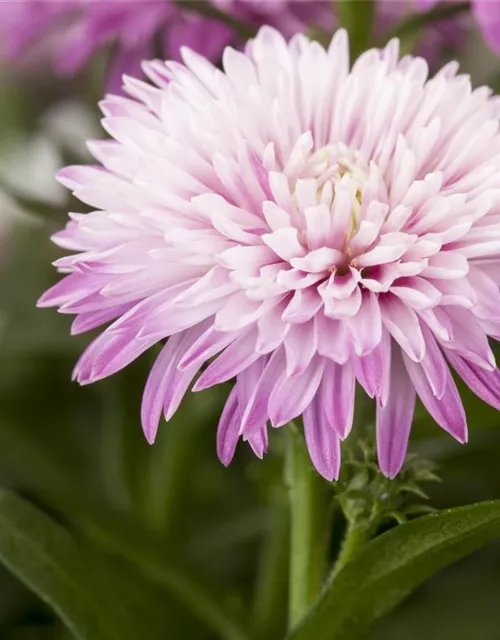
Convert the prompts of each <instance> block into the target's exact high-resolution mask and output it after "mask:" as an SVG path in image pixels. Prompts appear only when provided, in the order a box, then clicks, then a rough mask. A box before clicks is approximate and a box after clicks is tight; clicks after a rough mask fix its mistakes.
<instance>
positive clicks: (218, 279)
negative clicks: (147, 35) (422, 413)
mask: <svg viewBox="0 0 500 640" xmlns="http://www.w3.org/2000/svg"><path fill="white" fill-rule="evenodd" d="M182 56H183V60H184V64H181V63H175V62H167V63H163V62H159V61H154V62H149V63H146V64H145V65H144V69H145V71H146V73H147V74H148V76H149V77H150V78H151V80H152V83H153V84H152V85H150V84H146V83H143V82H140V81H137V80H134V79H130V78H129V79H126V82H125V88H126V90H127V92H128V93H129V94H130V96H131V98H130V99H126V98H121V97H120V98H118V97H113V96H110V97H108V98H106V100H104V102H103V103H102V110H103V112H104V115H105V118H104V120H103V125H104V128H105V129H106V130H107V131H108V133H109V134H110V135H111V136H112V138H113V139H112V140H103V141H97V142H92V143H90V149H91V151H92V153H93V154H94V156H95V158H96V159H97V160H98V162H99V163H100V165H99V166H83V167H82V166H77V167H69V168H67V169H64V170H63V171H62V172H61V173H60V180H61V181H62V182H63V183H64V184H65V185H67V186H68V187H69V188H70V189H71V190H72V191H73V192H74V194H75V195H76V196H77V197H78V198H79V199H80V200H82V201H83V202H85V203H86V204H87V205H89V206H90V207H92V211H91V212H90V213H88V214H79V213H72V214H70V217H71V221H70V222H69V224H68V226H67V227H66V229H65V230H64V231H62V232H61V233H58V234H57V235H56V236H55V242H56V243H57V244H59V245H60V246H62V247H64V248H65V249H69V250H70V251H72V252H74V253H73V255H70V256H68V257H64V258H62V259H60V260H58V261H57V262H56V266H57V267H58V269H59V271H61V272H62V273H65V274H67V275H66V277H65V278H64V279H63V280H62V281H61V282H59V283H58V284H56V285H55V286H54V287H53V288H52V289H50V290H49V291H48V292H47V293H46V294H45V295H44V296H43V297H42V299H41V301H40V305H41V306H58V307H59V309H60V311H61V312H62V313H70V314H76V315H77V317H76V319H75V320H74V323H73V333H80V332H83V331H87V330H89V329H93V328H95V327H98V326H101V325H103V324H105V323H111V324H110V325H109V326H108V327H107V328H106V330H105V331H103V333H101V335H100V336H99V337H98V338H97V339H95V340H94V342H92V344H91V345H90V346H89V347H88V349H87V350H86V351H85V353H84V354H83V356H82V357H81V359H80V361H79V362H78V364H77V366H76V369H75V373H74V375H75V378H76V379H77V380H78V381H79V382H80V383H82V384H87V383H90V382H94V381H96V380H99V379H101V378H104V377H106V376H109V375H111V374H113V373H115V372H116V371H118V370H119V369H122V368H123V367H125V366H127V365H128V364H129V363H130V362H132V361H133V360H134V359H135V358H137V357H138V356H139V355H140V354H141V353H143V352H144V351H146V350H147V349H149V348H150V347H152V346H153V345H155V344H157V343H162V342H163V341H164V340H167V341H166V344H164V346H163V348H162V351H161V353H160V355H159V356H158V359H157V360H156V363H155V365H154V367H153V369H152V371H151V374H150V376H149V379H148V381H147V384H146V388H145V392H144V397H143V405H142V423H143V427H144V431H145V434H146V437H147V439H148V440H149V441H150V442H153V440H154V438H155V434H156V430H157V428H158V423H159V420H160V417H161V414H162V412H164V414H165V417H166V419H167V420H168V419H170V417H171V416H172V415H173V413H174V412H175V411H176V409H177V407H178V406H179V403H180V402H181V399H182V397H183V395H184V394H185V392H186V390H187V389H188V388H189V386H190V385H191V383H192V381H193V380H194V378H195V377H196V376H197V375H198V374H199V372H200V371H202V372H201V375H199V377H198V378H197V380H196V382H195V385H194V390H195V391H201V390H202V389H206V388H208V387H211V386H213V385H217V384H219V383H222V382H225V381H228V380H231V379H233V378H235V379H236V384H235V386H234V388H233V390H232V391H231V393H230V395H229V398H228V400H227V403H226V407H225V409H224V411H223V414H222V417H221V420H220V424H219V430H218V451H219V456H220V458H221V460H222V461H223V462H224V463H225V464H228V463H229V462H230V460H231V458H232V456H233V453H234V450H235V447H236V444H237V441H238V439H239V438H242V439H243V440H246V441H248V442H249V444H250V445H251V446H252V448H253V449H254V451H255V452H256V454H257V455H259V456H262V455H263V454H264V452H265V451H266V448H267V425H268V423H269V422H270V423H271V425H272V426H273V427H280V426H282V425H285V424H286V423H287V422H289V421H290V420H293V419H294V418H296V417H298V416H302V417H303V421H304V427H305V435H306V440H307V445H308V448H309V452H310V455H311V458H312V461H313V463H314V464H315V466H316V468H317V469H318V471H319V472H320V473H321V474H323V475H324V476H325V477H327V478H330V479H331V478H336V477H337V475H338V471H339V463H340V441H341V440H342V439H344V438H346V437H347V436H348V434H349V432H350V430H351V426H352V420H353V408H354V398H355V389H356V385H357V384H359V385H360V387H362V388H363V389H364V390H365V392H366V393H367V394H368V395H369V396H370V397H372V398H374V399H375V400H376V406H377V420H376V430H377V443H378V456H379V462H380V466H381V468H382V471H383V472H384V473H385V474H386V475H388V476H390V477H392V476H394V475H395V474H397V472H398V471H399V469H400V468H401V465H402V463H403V460H404V457H405V452H406V448H407V443H408V438H409V433H410V427H411V424H412V418H413V412H414V405H415V399H416V396H417V395H418V396H419V397H420V399H421V401H422V403H423V404H424V405H425V407H426V408H427V410H428V411H429V413H430V414H431V415H432V417H433V418H434V420H435V421H436V422H437V423H438V424H439V425H441V427H443V428H444V429H445V430H446V431H448V432H449V433H451V435H453V436H454V437H455V438H457V439H458V440H459V441H460V442H465V441H466V439H467V427H466V420H465V415H464V410H463V407H462V403H461V400H460V397H459V394H458V391H457V387H456V385H455V382H454V380H453V377H452V375H451V372H450V365H451V366H452V367H453V368H454V369H455V371H456V372H457V373H458V374H459V375H460V376H461V377H462V378H463V379H464V380H465V382H466V383H467V384H468V385H469V386H470V387H471V389H472V390H473V391H474V392H475V393H477V394H478V395H479V396H480V397H482V398H483V399H484V400H486V402H489V403H490V404H492V405H494V406H496V407H499V408H500V379H499V374H498V371H497V369H496V366H495V359H494V356H493V353H492V351H491V349H490V346H489V344H488V336H492V337H497V336H499V335H500V293H499V288H498V283H499V281H500V136H499V134H498V116H499V114H500V103H499V101H498V98H495V97H492V96H491V92H490V90H489V89H487V88H485V87H482V88H479V89H476V90H474V91H473V90H472V89H471V86H470V81H469V78H468V77H467V76H463V75H457V68H458V67H457V65H456V64H455V63H450V64H448V65H447V66H445V67H444V68H443V69H441V71H440V72H439V73H438V74H437V75H436V76H435V77H434V78H432V79H429V78H428V69H427V63H426V62H425V60H423V59H422V58H418V57H416V58H413V57H411V56H405V57H404V58H402V59H401V60H399V59H398V42H397V41H392V42H390V43H389V44H388V45H387V47H386V48H385V49H383V50H370V51H367V52H366V53H364V54H363V55H362V56H361V57H360V58H359V59H358V60H357V61H356V62H355V63H354V65H353V67H352V68H351V69H350V68H349V57H348V43H347V36H346V33H345V32H343V31H339V32H337V33H336V35H335V36H334V38H333V40H332V42H331V45H330V46H329V48H328V50H325V49H324V48H323V47H321V46H320V45H319V44H318V43H317V42H312V41H310V40H308V38H306V37H305V36H303V35H298V36H295V37H294V38H293V39H292V40H291V41H290V43H287V42H286V41H285V40H284V38H283V37H282V36H281V35H280V34H279V33H278V32H277V31H275V30H273V29H271V28H269V27H264V28H262V29H261V31H260V32H259V34H258V35H257V37H256V38H255V39H254V40H253V41H250V42H249V44H248V46H247V48H246V51H245V53H239V52H237V51H235V50H233V49H231V48H227V49H226V51H225V53H224V71H220V70H218V69H217V68H215V67H214V66H212V65H211V64H210V63H209V62H208V61H207V60H205V59H203V58H202V57H200V56H199V55H197V54H195V53H194V52H192V51H190V50H188V49H184V50H183V51H182ZM204 365H207V366H206V367H205V366H204Z"/></svg>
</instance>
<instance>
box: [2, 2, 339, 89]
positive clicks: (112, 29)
mask: <svg viewBox="0 0 500 640" xmlns="http://www.w3.org/2000/svg"><path fill="white" fill-rule="evenodd" d="M190 4H191V3H190V0H185V3H184V6H183V7H180V6H179V4H177V3H175V2H173V1H168V0H10V1H9V0H7V1H3V2H0V45H1V46H0V51H1V50H2V49H3V53H4V56H5V57H6V58H7V59H8V60H10V61H12V62H21V63H24V64H26V63H28V64H29V63H30V62H32V63H33V62H35V63H37V64H39V61H40V58H41V59H45V60H48V61H49V63H50V64H51V66H52V68H53V70H54V71H55V72H56V73H58V74H61V75H66V76H71V75H73V74H75V73H76V72H77V71H78V70H80V69H81V68H82V67H83V66H84V65H85V64H86V63H87V62H88V61H89V59H90V58H91V57H92V56H93V55H94V54H95V53H97V52H98V51H99V50H101V49H102V48H105V47H109V46H111V45H113V47H114V51H113V55H112V59H113V63H112V66H111V71H110V79H109V86H110V90H111V91H120V87H121V82H122V80H121V76H122V74H123V73H128V74H131V75H138V74H139V73H140V65H141V61H142V60H144V59H150V58H152V57H154V56H155V55H160V56H161V57H166V58H169V59H178V56H179V49H180V47H181V45H185V46H188V47H190V48H192V49H194V50H195V51H198V52H199V53H201V54H202V55H204V56H205V57H207V58H209V59H211V60H213V61H215V62H218V61H219V59H220V56H221V55H222V51H223V49H224V47H225V46H226V45H228V44H237V37H236V35H235V32H234V30H233V29H232V28H231V27H228V26H227V25H225V24H223V23H221V22H220V21H218V20H215V19H211V18H207V17H205V16H202V15H200V14H199V13H196V12H195V11H190V10H189V5H190ZM207 4H209V2H208V0H207ZM212 4H213V5H214V6H217V7H218V8H219V9H221V10H223V11H225V12H226V13H228V14H230V15H232V16H234V17H236V18H239V19H241V20H244V21H246V22H248V23H249V24H252V25H255V26H259V25H262V24H272V25H273V26H275V27H277V28H278V29H280V30H281V31H282V32H283V33H284V34H285V35H286V36H291V35H292V34H294V33H296V32H298V31H302V30H304V29H305V28H306V26H307V24H314V23H321V24H323V25H324V24H329V25H330V26H331V19H332V15H331V13H332V11H331V5H330V2H329V0H309V1H307V0H298V1H297V0H295V1H294V0H273V2H268V1H263V0H212Z"/></svg>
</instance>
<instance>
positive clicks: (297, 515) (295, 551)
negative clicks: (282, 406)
mask: <svg viewBox="0 0 500 640" xmlns="http://www.w3.org/2000/svg"><path fill="white" fill-rule="evenodd" d="M287 436H288V450H287V469H286V475H287V483H288V488H289V496H290V529H291V538H290V575H289V585H290V590H289V610H288V622H289V627H290V628H292V627H294V626H295V625H296V624H297V623H298V622H299V621H300V620H301V619H302V618H303V616H304V615H305V614H306V613H307V611H308V610H309V608H310V606H311V604H312V603H313V602H314V600H315V599H316V597H317V596H318V594H319V592H320V591H321V587H322V584H323V579H324V577H325V567H326V552H327V545H328V533H329V518H330V508H329V506H330V505H329V498H330V497H329V485H328V483H327V482H325V480H323V479H322V478H321V477H320V476H319V475H318V474H317V473H316V471H315V470H314V469H313V467H312V464H311V461H310V460H309V456H308V453H307V450H306V447H305V442H304V437H303V435H302V433H301V432H300V431H299V430H298V428H297V427H296V426H295V425H294V424H289V425H288V427H287Z"/></svg>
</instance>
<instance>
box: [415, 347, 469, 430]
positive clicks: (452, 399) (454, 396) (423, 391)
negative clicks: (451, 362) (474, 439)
mask: <svg viewBox="0 0 500 640" xmlns="http://www.w3.org/2000/svg"><path fill="white" fill-rule="evenodd" d="M403 358H404V362H405V366H406V370H407V371H408V374H409V375H410V378H411V381H412V382H413V385H414V386H415V390H416V392H417V393H418V396H419V398H420V400H421V401H422V403H423V405H424V406H425V408H426V409H427V411H428V412H429V413H430V414H431V416H432V417H433V418H434V420H435V421H436V422H437V423H438V424H439V425H440V426H441V427H442V428H443V429H444V430H445V431H447V432H448V433H449V434H450V435H452V436H453V437H454V438H456V439H457V440H458V441H459V442H461V443H465V442H467V421H466V418H465V412H464V408H463V405H462V401H461V399H460V395H459V393H458V389H457V385H456V384H455V382H454V380H453V377H452V375H451V373H450V371H449V369H448V370H447V372H446V386H445V390H444V393H443V395H442V397H441V398H440V399H438V398H437V397H436V396H435V395H434V393H433V390H432V387H431V385H430V384H429V380H428V379H427V376H426V375H425V372H424V370H423V368H422V367H421V366H420V364H418V363H416V362H413V360H410V358H408V357H407V355H406V354H403Z"/></svg>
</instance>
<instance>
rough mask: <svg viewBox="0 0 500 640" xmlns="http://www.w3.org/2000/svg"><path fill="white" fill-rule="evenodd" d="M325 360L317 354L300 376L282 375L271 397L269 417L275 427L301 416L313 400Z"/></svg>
mask: <svg viewBox="0 0 500 640" xmlns="http://www.w3.org/2000/svg"><path fill="white" fill-rule="evenodd" d="M324 366H325V361H324V359H323V358H322V357H321V356H315V357H314V358H313V360H312V361H311V364H310V365H309V367H308V368H307V369H306V371H304V373H301V374H300V375H298V376H294V377H293V378H290V377H288V376H286V375H285V376H282V377H281V378H280V379H279V380H278V382H277V383H276V385H275V386H274V388H273V390H272V391H271V395H270V397H269V418H270V420H271V424H272V425H273V427H281V426H282V425H284V424H286V423H287V422H290V420H293V419H294V418H296V417H297V416H300V415H301V414H302V413H303V412H304V410H305V409H306V408H307V407H308V406H309V404H310V403H311V402H312V400H313V398H314V396H315V395H316V392H317V390H318V387H319V385H320V383H321V378H322V376H323V369H324Z"/></svg>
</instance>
